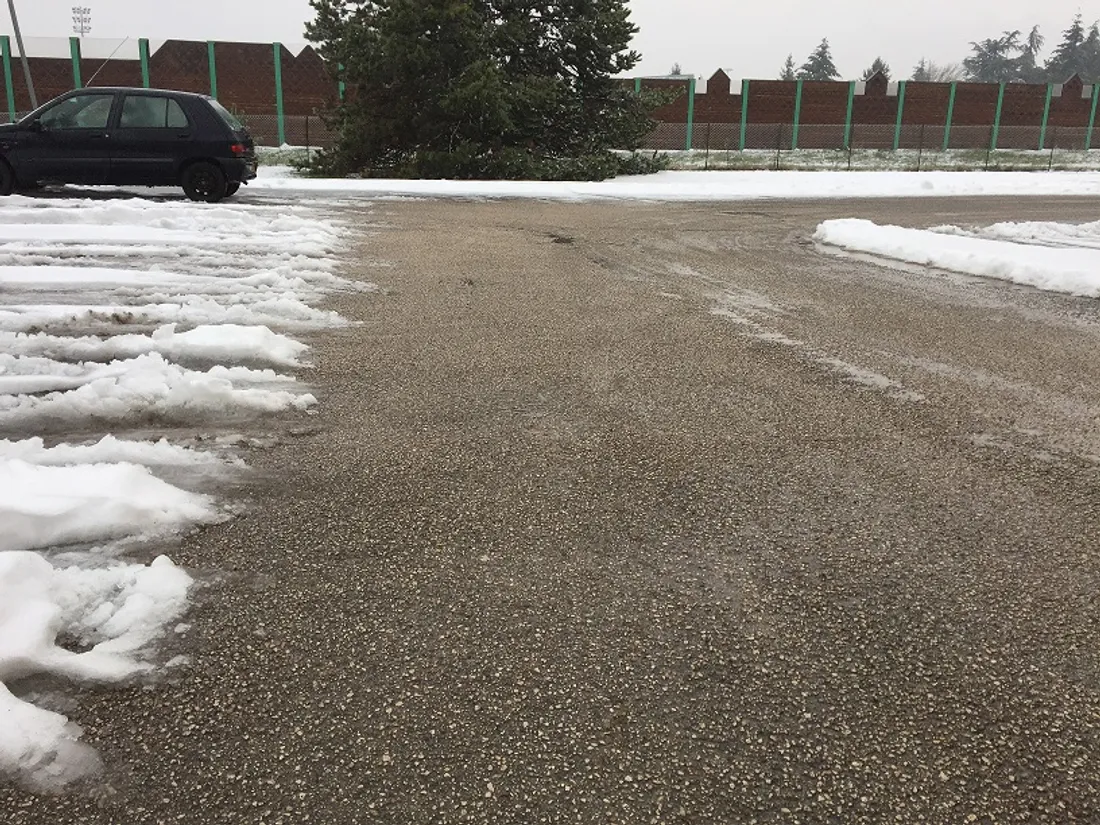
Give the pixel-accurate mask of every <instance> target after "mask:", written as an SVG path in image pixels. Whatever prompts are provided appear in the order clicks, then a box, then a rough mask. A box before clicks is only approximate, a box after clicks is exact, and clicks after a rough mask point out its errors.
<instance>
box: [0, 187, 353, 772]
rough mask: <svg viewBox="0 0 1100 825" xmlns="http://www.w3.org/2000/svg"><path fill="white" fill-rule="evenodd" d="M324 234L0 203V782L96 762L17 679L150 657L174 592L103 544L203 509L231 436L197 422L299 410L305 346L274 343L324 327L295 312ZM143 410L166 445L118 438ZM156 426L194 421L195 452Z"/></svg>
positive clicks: (177, 523) (143, 212) (324, 258)
mask: <svg viewBox="0 0 1100 825" xmlns="http://www.w3.org/2000/svg"><path fill="white" fill-rule="evenodd" d="M338 244H339V239H338V237H337V234H336V231H335V229H334V227H333V226H332V225H331V224H330V223H328V222H325V221H322V220H319V219H318V217H317V216H316V215H315V214H314V213H312V212H310V211H307V210H305V209H303V208H300V207H295V206H262V205H243V204H241V205H237V204H234V205H228V206H208V205H196V204H190V203H184V202H165V203H154V202H149V201H144V200H140V199H119V200H97V201H89V200H81V199H71V200H44V199H43V200H39V199H31V198H20V197H12V198H5V199H3V200H2V201H0V436H4V437H3V438H0V524H2V525H3V530H2V531H0V771H3V772H6V773H9V774H13V775H14V776H16V777H17V778H18V779H19V780H20V781H22V782H25V783H28V784H29V785H31V786H32V787H35V788H40V789H53V788H57V787H59V786H63V785H64V784H66V783H67V782H70V781H72V780H74V779H77V778H80V777H81V776H84V775H87V774H88V773H91V772H94V771H95V770H97V769H98V766H99V760H98V757H97V756H96V754H95V752H94V751H93V750H92V749H91V748H89V747H88V746H86V745H84V744H83V743H81V742H80V741H79V739H80V728H79V727H78V726H77V725H76V724H74V723H73V722H71V721H70V720H68V719H67V718H66V717H65V716H63V715H61V714H59V713H56V712H54V711H52V710H47V709H45V708H42V707H39V706H37V705H35V704H33V703H32V702H31V701H28V698H29V697H26V698H25V688H23V687H22V686H21V680H23V679H25V678H26V677H30V676H35V675H40V674H47V675H52V676H53V677H54V678H59V679H63V680H65V679H67V680H92V681H117V680H119V679H125V678H129V677H132V676H134V675H137V674H141V673H144V672H146V671H147V670H149V669H150V668H151V667H152V662H153V661H154V657H153V653H152V651H151V650H150V649H149V646H150V644H151V643H154V642H155V641H156V639H157V638H159V637H160V636H162V635H163V634H164V633H165V631H166V629H167V628H171V627H173V626H175V625H177V623H178V621H179V617H180V616H181V615H182V614H183V613H184V611H185V610H186V607H187V600H188V592H189V589H190V586H191V584H192V581H191V577H190V576H189V575H188V574H187V573H186V572H185V571H183V570H181V569H180V568H178V567H176V566H175V565H174V564H173V563H172V561H171V560H170V559H168V558H167V557H166V556H163V555H161V556H157V557H156V558H155V559H154V560H153V561H152V563H150V564H139V563H134V562H133V561H132V560H127V559H125V558H124V557H123V555H122V553H123V550H124V549H133V548H138V549H140V548H141V547H142V546H143V544H142V543H143V542H147V541H149V540H154V539H157V540H159V539H163V538H165V537H171V536H174V535H178V534H180V533H181V532H183V531H187V530H189V529H191V528H193V527H194V526H196V525H200V524H205V523H209V522H212V521H215V520H218V519H220V518H222V517H223V513H224V511H225V507H224V506H223V505H221V504H219V502H218V501H217V500H216V499H215V497H214V496H212V495H211V494H209V493H208V492H203V489H204V487H205V485H206V484H208V483H209V481H210V480H211V479H214V478H217V477H218V476H219V475H222V476H224V475H225V474H226V473H229V472H234V471H236V470H239V469H240V468H241V467H242V466H243V464H242V462H241V461H240V459H239V458H237V457H236V456H235V455H233V454H232V453H231V452H229V451H230V450H231V449H232V446H231V445H233V444H238V443H248V442H247V440H242V439H239V438H233V439H229V438H226V437H224V432H221V433H219V432H218V428H219V427H224V425H225V423H226V422H230V421H238V420H239V419H240V418H241V417H248V416H255V415H262V414H274V413H280V412H283V413H294V412H299V413H300V412H302V411H307V410H309V409H310V408H311V407H312V406H313V405H315V404H316V403H317V402H316V399H315V398H314V397H313V396H312V395H311V394H310V393H308V392H307V391H305V390H304V389H303V388H302V387H301V386H300V385H299V384H298V382H297V381H296V378H295V376H294V375H293V374H292V373H290V372H287V370H288V369H291V368H294V367H300V366H302V365H303V359H304V357H305V355H306V353H307V351H308V347H307V346H306V345H305V344H303V343H301V342H300V341H298V340H296V338H295V337H294V336H295V335H296V334H298V333H300V332H301V331H303V330H309V329H317V328H322V327H325V326H330V325H334V324H340V323H343V321H342V319H341V318H340V317H339V316H338V315H336V314H335V313H332V312H327V311H324V310H319V309H316V308H315V306H314V304H316V303H317V301H318V300H319V299H321V298H323V296H324V295H325V294H327V293H329V292H331V291H332V290H333V289H342V288H347V287H348V286H349V284H347V282H345V281H343V280H342V279H340V278H339V277H338V276H337V275H336V274H335V272H334V264H333V255H332V254H331V253H332V252H333V250H335V249H336V248H337V247H338ZM151 418H152V419H153V420H156V421H157V422H158V426H160V427H164V426H165V425H169V429H168V433H169V435H168V438H162V439H160V440H157V441H146V440H142V439H140V438H134V437H131V438H127V437H120V435H122V436H124V435H125V432H126V428H127V427H129V426H131V425H134V426H136V425H139V424H141V423H142V422H147V421H148V420H150V419H151ZM172 424H178V425H183V426H186V427H187V428H189V430H190V431H193V430H194V428H196V427H199V428H200V429H203V428H207V427H210V428H213V430H214V431H213V433H212V435H213V436H214V437H213V439H212V440H211V439H208V440H207V441H206V443H214V444H217V445H218V448H217V451H209V450H202V449H196V448H195V447H194V446H191V445H190V443H178V442H179V438H177V437H174V436H173V435H172V433H173V432H178V431H173V430H172V429H171V427H170V425H172ZM96 430H99V433H98V435H97V436H96V437H95V438H93V439H92V440H90V441H89V440H88V439H87V434H88V433H89V431H91V432H94V431H96ZM70 432H80V433H82V434H84V435H83V437H82V438H80V439H79V441H72V442H69V441H67V440H65V434H66V433H70ZM42 433H52V434H53V437H54V438H55V439H58V440H57V441H55V442H51V443H47V441H46V440H44V438H43V437H42ZM181 437H182V436H181ZM185 440H186V441H187V442H192V443H193V436H187V437H186V439H185ZM181 479H186V481H187V487H188V488H189V489H185V488H184V487H182V486H179V485H180V484H181V483H183V482H182V481H181ZM192 487H193V488H195V489H190V488H192ZM151 555H152V553H149V554H148V555H147V557H149V556H151ZM74 647H75V648H76V651H80V652H75V651H74V650H71V649H69V648H74Z"/></svg>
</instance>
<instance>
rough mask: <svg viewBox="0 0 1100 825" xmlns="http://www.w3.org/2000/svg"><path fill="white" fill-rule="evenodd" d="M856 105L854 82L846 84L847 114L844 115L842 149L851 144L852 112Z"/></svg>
mask: <svg viewBox="0 0 1100 825" xmlns="http://www.w3.org/2000/svg"><path fill="white" fill-rule="evenodd" d="M855 104H856V82H855V81H854V80H852V81H849V82H848V112H847V114H845V115H844V148H845V149H847V148H848V147H849V146H850V145H851V143H852V110H853V109H854V108H855Z"/></svg>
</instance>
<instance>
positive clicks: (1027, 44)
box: [1016, 26, 1047, 83]
mask: <svg viewBox="0 0 1100 825" xmlns="http://www.w3.org/2000/svg"><path fill="white" fill-rule="evenodd" d="M1045 39H1046V38H1044V37H1043V35H1042V34H1040V33H1039V27H1038V26H1034V27H1033V28H1032V29H1031V32H1030V33H1029V34H1028V36H1027V39H1026V40H1025V41H1024V47H1023V51H1022V52H1021V53H1020V57H1019V60H1018V62H1017V68H1016V75H1017V79H1018V80H1021V81H1022V82H1024V83H1042V82H1044V81H1045V80H1046V77H1047V73H1046V70H1045V69H1044V68H1041V67H1040V66H1039V62H1038V60H1037V58H1038V56H1039V51H1040V50H1041V49H1042V48H1043V42H1044V41H1045Z"/></svg>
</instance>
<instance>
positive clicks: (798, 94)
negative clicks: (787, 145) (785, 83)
mask: <svg viewBox="0 0 1100 825" xmlns="http://www.w3.org/2000/svg"><path fill="white" fill-rule="evenodd" d="M802 83H803V81H801V80H798V81H795V84H794V123H793V124H792V125H791V149H792V150H794V149H797V148H798V129H799V126H800V124H801V121H802Z"/></svg>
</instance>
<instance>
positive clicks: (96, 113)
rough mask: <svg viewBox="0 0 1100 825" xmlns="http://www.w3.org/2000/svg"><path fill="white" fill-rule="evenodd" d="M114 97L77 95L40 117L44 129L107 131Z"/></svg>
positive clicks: (39, 120)
mask: <svg viewBox="0 0 1100 825" xmlns="http://www.w3.org/2000/svg"><path fill="white" fill-rule="evenodd" d="M114 99H115V98H114V95H102V94H100V95H91V94H90V95H75V96H74V97H70V98H66V99H65V100H62V101H61V102H60V103H58V104H57V105H56V106H53V107H51V108H49V109H47V110H46V111H44V112H43V113H42V114H41V115H39V117H38V122H39V123H41V124H42V127H43V128H44V129H49V130H51V131H53V130H65V129H106V128H107V121H108V120H110V118H111V105H112V104H113V103H114Z"/></svg>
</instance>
